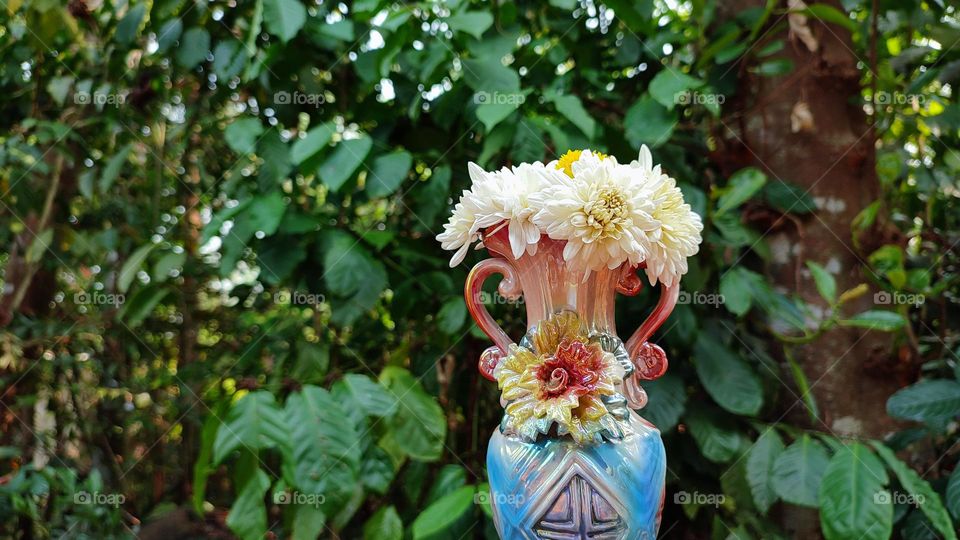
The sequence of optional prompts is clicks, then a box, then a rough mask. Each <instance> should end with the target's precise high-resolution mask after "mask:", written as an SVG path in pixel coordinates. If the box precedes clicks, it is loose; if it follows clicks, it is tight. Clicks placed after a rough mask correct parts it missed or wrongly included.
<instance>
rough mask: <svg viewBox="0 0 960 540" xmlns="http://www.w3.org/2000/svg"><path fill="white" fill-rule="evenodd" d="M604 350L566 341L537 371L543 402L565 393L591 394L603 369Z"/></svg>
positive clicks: (594, 346) (578, 342) (595, 346)
mask: <svg viewBox="0 0 960 540" xmlns="http://www.w3.org/2000/svg"><path fill="white" fill-rule="evenodd" d="M602 355H603V353H602V350H601V349H600V347H599V346H597V345H587V344H586V343H583V342H581V341H572V342H571V341H568V340H563V341H562V342H561V343H560V346H559V347H557V351H556V353H555V354H554V355H553V356H550V357H548V358H547V359H546V360H545V361H544V362H543V364H541V365H540V368H539V369H538V371H537V379H539V380H540V391H541V392H542V394H543V398H544V399H550V398H555V397H557V396H561V395H565V394H570V393H572V394H574V395H577V396H582V395H584V394H587V393H589V392H592V391H593V390H594V388H595V387H596V384H597V380H598V379H599V374H600V370H601V369H602V368H603V365H602V364H603V362H602V361H601V359H602Z"/></svg>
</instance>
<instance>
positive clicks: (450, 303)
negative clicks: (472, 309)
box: [437, 296, 467, 335]
mask: <svg viewBox="0 0 960 540" xmlns="http://www.w3.org/2000/svg"><path fill="white" fill-rule="evenodd" d="M466 321H467V304H466V303H464V301H463V297H462V296H457V297H454V298H451V299H449V300H447V301H446V302H444V303H443V306H442V307H441V308H440V312H439V313H437V328H438V329H440V331H441V332H443V333H444V334H450V335H454V334H456V333H457V332H458V331H459V330H460V329H461V328H463V323H465V322H466Z"/></svg>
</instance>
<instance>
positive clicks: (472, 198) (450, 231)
mask: <svg viewBox="0 0 960 540" xmlns="http://www.w3.org/2000/svg"><path fill="white" fill-rule="evenodd" d="M467 170H468V171H469V172H470V179H471V181H472V182H473V183H472V185H471V186H470V189H465V190H463V194H462V195H461V196H460V201H459V202H458V203H457V205H456V206H454V208H453V212H452V213H451V214H450V219H449V220H448V221H447V223H445V224H444V226H443V232H442V233H440V234H438V235H437V241H438V242H440V245H441V247H443V249H446V250H450V251H453V250H456V253H454V254H453V257H452V258H451V259H450V267H451V268H453V267H454V266H456V265H458V264H460V263H461V262H463V259H464V257H466V256H467V251H468V250H469V249H470V246H471V245H473V244H474V243H475V242H477V241H478V240H479V239H480V230H481V229H483V228H486V227H490V226H491V225H495V224H497V223H499V222H500V221H503V220H504V219H505V217H504V215H503V214H502V213H500V212H499V208H498V205H497V204H496V201H495V199H494V198H495V196H498V195H499V191H498V190H497V189H496V188H497V186H495V185H494V184H495V183H496V182H495V179H494V178H491V176H490V175H488V174H487V173H486V172H485V171H484V170H483V169H481V168H480V167H479V166H478V165H477V164H476V163H470V164H469V165H467Z"/></svg>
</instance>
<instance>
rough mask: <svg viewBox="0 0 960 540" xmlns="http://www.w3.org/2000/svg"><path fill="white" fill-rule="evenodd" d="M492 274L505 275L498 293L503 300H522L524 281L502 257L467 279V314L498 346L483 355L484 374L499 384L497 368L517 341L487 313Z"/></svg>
mask: <svg viewBox="0 0 960 540" xmlns="http://www.w3.org/2000/svg"><path fill="white" fill-rule="evenodd" d="M492 274H502V275H503V280H501V281H500V285H499V286H498V287H497V290H498V291H500V294H502V295H503V296H505V297H507V298H511V299H514V298H519V297H520V294H522V292H523V290H522V289H521V288H520V280H519V279H517V272H516V269H514V267H513V265H511V264H510V263H508V262H507V261H506V260H504V259H501V258H498V257H495V258H492V259H485V260H483V261H480V262H479V263H477V265H476V266H474V267H473V269H471V270H470V273H469V274H468V275H467V281H466V284H465V285H464V288H463V296H464V299H465V300H466V302H467V310H468V311H469V312H470V316H471V317H473V320H474V321H476V323H477V326H479V327H480V330H482V331H483V333H484V334H486V335H487V337H489V338H490V340H491V341H493V343H494V346H493V347H490V348H489V349H487V350H485V351H483V354H482V355H480V373H482V374H483V376H484V377H486V378H488V379H490V380H491V381H493V380H496V378H495V377H494V376H493V370H494V368H496V367H497V364H499V363H500V360H502V359H503V358H504V357H505V356H506V355H507V354H509V352H510V345H513V340H511V339H510V336H508V335H507V333H506V332H504V331H503V328H500V325H499V324H497V322H496V321H494V320H493V317H492V316H491V315H490V312H489V311H487V306H486V305H484V303H483V298H482V294H483V282H484V281H486V279H487V278H488V277H490V276H491V275H492Z"/></svg>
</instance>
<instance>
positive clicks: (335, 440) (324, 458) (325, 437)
mask: <svg viewBox="0 0 960 540" xmlns="http://www.w3.org/2000/svg"><path fill="white" fill-rule="evenodd" d="M284 414H285V416H286V420H287V423H288V425H289V426H290V439H291V440H292V441H293V460H294V461H293V462H294V471H295V473H296V483H297V487H298V488H299V489H300V490H301V491H302V492H304V493H307V494H316V495H322V496H323V498H324V499H323V500H324V502H323V505H322V507H323V509H324V510H325V511H326V510H327V509H328V508H329V509H331V510H332V511H336V509H338V508H340V507H341V506H342V505H343V504H344V503H346V501H347V500H348V499H349V498H350V496H351V494H352V492H353V486H354V485H355V484H356V483H357V481H358V479H359V472H360V462H359V459H358V458H359V447H358V442H359V440H360V435H359V434H358V433H357V432H356V431H355V429H354V426H353V423H352V422H350V421H349V418H348V416H347V413H346V412H345V411H344V410H343V408H342V407H341V404H340V403H338V402H337V400H335V399H333V397H332V396H331V395H330V392H327V391H326V390H324V389H323V388H320V387H317V386H312V385H307V386H304V387H303V389H301V390H300V391H299V392H295V393H293V394H290V397H288V398H287V403H286V406H285V407H284Z"/></svg>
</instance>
